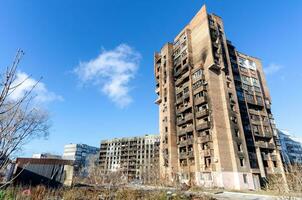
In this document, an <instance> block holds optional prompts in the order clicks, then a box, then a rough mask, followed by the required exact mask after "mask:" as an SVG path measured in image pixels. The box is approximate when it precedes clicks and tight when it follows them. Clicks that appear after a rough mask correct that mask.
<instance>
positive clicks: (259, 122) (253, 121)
mask: <svg viewBox="0 0 302 200" xmlns="http://www.w3.org/2000/svg"><path fill="white" fill-rule="evenodd" d="M251 123H252V124H255V125H261V121H260V120H254V119H251Z"/></svg>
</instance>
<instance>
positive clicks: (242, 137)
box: [154, 6, 284, 189]
mask: <svg viewBox="0 0 302 200" xmlns="http://www.w3.org/2000/svg"><path fill="white" fill-rule="evenodd" d="M154 72H155V77H156V93H157V95H158V98H157V100H156V103H157V104H158V105H159V128H160V130H159V131H160V139H161V143H160V174H161V178H162V179H164V180H166V181H168V182H178V181H179V182H186V183H187V184H194V185H202V186H206V187H212V186H216V187H224V188H231V189H257V188H259V187H260V186H261V185H262V184H265V182H266V180H267V178H268V177H269V176H270V175H271V174H279V175H280V176H283V177H284V171H283V166H282V162H281V158H280V153H279V143H278V136H277V134H276V127H275V124H274V121H273V116H272V112H271V97H270V94H269V90H268V87H267V84H266V80H265V76H264V73H263V69H262V65H261V61H260V60H259V59H257V58H255V57H252V56H248V55H246V54H243V53H240V52H238V51H237V50H236V48H235V47H234V46H233V45H232V43H231V42H230V41H228V40H227V38H226V35H225V32H224V27H223V22H222V19H221V18H220V17H218V16H216V15H214V14H209V13H207V11H206V7H205V6H203V7H202V8H201V10H200V11H199V12H198V13H197V14H196V15H195V16H194V18H193V19H192V20H191V21H190V23H189V24H187V25H186V26H185V27H184V29H183V30H181V32H180V33H179V34H178V35H177V36H176V37H175V39H174V41H173V42H172V43H167V44H165V45H164V46H163V47H162V48H161V50H160V52H157V53H155V56H154Z"/></svg>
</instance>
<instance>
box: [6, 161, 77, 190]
mask: <svg viewBox="0 0 302 200" xmlns="http://www.w3.org/2000/svg"><path fill="white" fill-rule="evenodd" d="M11 169H12V170H11ZM9 171H10V173H12V174H8V175H7V177H8V179H7V181H12V183H13V184H15V185H32V186H35V185H41V184H42V185H46V186H47V187H60V186H71V185H72V179H73V172H74V171H73V161H71V160H63V159H54V158H17V159H16V162H14V163H13V164H11V168H10V170H9Z"/></svg>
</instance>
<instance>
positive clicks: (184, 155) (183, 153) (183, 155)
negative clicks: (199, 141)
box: [179, 152, 187, 159]
mask: <svg viewBox="0 0 302 200" xmlns="http://www.w3.org/2000/svg"><path fill="white" fill-rule="evenodd" d="M186 157H187V152H179V158H180V159H184V158H186Z"/></svg>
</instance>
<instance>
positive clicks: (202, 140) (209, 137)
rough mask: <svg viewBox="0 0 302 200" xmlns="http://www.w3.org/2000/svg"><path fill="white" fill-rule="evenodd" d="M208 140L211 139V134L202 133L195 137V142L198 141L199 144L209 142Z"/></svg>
mask: <svg viewBox="0 0 302 200" xmlns="http://www.w3.org/2000/svg"><path fill="white" fill-rule="evenodd" d="M209 141H212V136H211V135H203V136H201V137H198V138H197V143H199V144H201V143H205V142H209Z"/></svg>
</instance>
